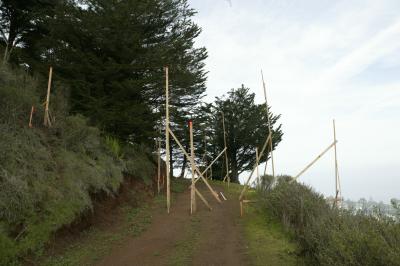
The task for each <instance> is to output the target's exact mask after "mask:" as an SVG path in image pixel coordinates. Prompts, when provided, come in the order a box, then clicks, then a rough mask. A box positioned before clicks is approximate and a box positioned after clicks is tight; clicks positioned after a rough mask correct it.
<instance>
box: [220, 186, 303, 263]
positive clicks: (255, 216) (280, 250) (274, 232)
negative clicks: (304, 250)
mask: <svg viewBox="0 0 400 266" xmlns="http://www.w3.org/2000/svg"><path fill="white" fill-rule="evenodd" d="M213 183H215V184H220V185H222V184H223V185H224V186H225V187H226V188H227V184H226V183H222V182H218V181H213ZM242 190H243V185H240V184H237V183H231V184H230V186H229V189H227V194H228V195H229V196H230V197H232V198H233V199H239V195H240V193H241V191H242ZM244 198H245V199H248V200H257V199H258V195H257V191H256V190H255V189H251V188H248V189H247V191H246V193H245V196H244ZM239 222H240V224H241V225H242V227H243V232H244V238H245V243H246V246H247V255H248V257H249V258H250V259H251V261H250V265H260V266H261V265H262V266H264V265H272V266H274V265H279V266H280V265H285V266H290V265H303V263H302V261H301V260H300V259H299V257H298V256H297V250H298V247H297V245H296V243H295V242H293V241H292V240H291V237H290V235H288V233H286V232H285V231H284V229H283V227H282V226H281V224H280V223H279V222H278V221H274V220H273V219H271V218H270V217H268V214H267V213H266V212H265V210H263V209H262V208H259V207H258V205H257V202H254V203H248V204H245V205H244V215H243V217H242V218H241V219H240V220H239Z"/></svg>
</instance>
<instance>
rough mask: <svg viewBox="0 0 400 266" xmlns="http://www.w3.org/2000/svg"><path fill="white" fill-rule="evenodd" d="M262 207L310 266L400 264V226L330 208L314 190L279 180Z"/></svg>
mask: <svg viewBox="0 0 400 266" xmlns="http://www.w3.org/2000/svg"><path fill="white" fill-rule="evenodd" d="M263 192H264V193H263V194H262V195H263V196H262V197H263V198H262V199H263V200H262V204H263V206H264V207H265V208H266V209H267V211H268V212H269V213H270V214H271V215H272V216H273V217H275V218H277V219H280V220H281V221H282V223H283V224H284V226H285V227H286V228H287V229H288V230H290V231H293V232H294V235H295V237H296V239H297V240H298V241H299V243H300V246H301V248H302V254H303V255H304V256H305V257H306V258H307V259H308V261H309V263H310V264H311V265H400V224H398V223H396V222H395V221H394V220H391V219H389V218H385V217H379V216H368V215H365V214H361V213H358V214H353V213H351V212H349V211H346V210H339V209H336V208H332V207H331V206H330V205H329V204H328V203H327V202H326V200H325V199H324V197H323V196H322V195H320V194H318V193H316V192H314V191H313V190H312V189H311V188H310V187H307V186H305V185H302V184H299V183H297V182H291V181H290V179H289V178H280V179H279V180H278V182H277V184H276V186H275V187H273V188H272V189H269V190H268V191H263Z"/></svg>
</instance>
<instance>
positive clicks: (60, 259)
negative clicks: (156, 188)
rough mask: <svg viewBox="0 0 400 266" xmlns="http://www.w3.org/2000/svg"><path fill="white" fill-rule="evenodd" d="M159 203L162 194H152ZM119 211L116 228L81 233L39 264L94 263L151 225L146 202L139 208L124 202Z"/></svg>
mask: <svg viewBox="0 0 400 266" xmlns="http://www.w3.org/2000/svg"><path fill="white" fill-rule="evenodd" d="M161 202H162V199H161V196H158V197H155V199H154V203H155V204H160V203H161ZM120 210H121V213H122V222H121V224H120V225H118V228H116V229H115V230H112V232H110V231H107V230H105V229H97V228H92V229H90V230H88V231H86V232H84V233H82V235H81V236H80V238H79V239H77V240H76V241H75V242H76V243H75V244H72V245H70V246H69V247H67V248H66V250H64V251H63V252H62V253H61V254H58V255H57V256H54V257H51V258H47V259H45V260H44V261H43V262H42V263H40V265H49V266H50V265H93V264H94V263H95V262H96V261H98V260H100V259H101V258H103V257H104V256H105V255H106V254H108V253H109V252H110V251H111V249H112V248H113V247H115V246H116V245H118V244H121V243H123V241H124V240H125V239H126V237H127V235H128V236H131V237H137V236H139V235H140V234H141V233H142V232H144V231H145V230H146V229H147V228H148V226H149V225H150V224H151V220H152V219H151V218H152V217H151V209H150V206H149V205H147V204H145V205H143V206H141V207H138V208H133V207H131V206H129V205H123V206H121V207H120Z"/></svg>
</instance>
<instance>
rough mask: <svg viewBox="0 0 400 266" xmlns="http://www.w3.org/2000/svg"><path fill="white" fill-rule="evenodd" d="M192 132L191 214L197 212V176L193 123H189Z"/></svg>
mask: <svg viewBox="0 0 400 266" xmlns="http://www.w3.org/2000/svg"><path fill="white" fill-rule="evenodd" d="M189 132H190V165H191V167H192V186H191V190H190V214H193V213H194V212H196V191H195V190H196V185H195V183H194V176H195V174H196V171H195V169H194V168H195V164H194V146H193V122H192V121H189Z"/></svg>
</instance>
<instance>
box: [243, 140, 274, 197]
mask: <svg viewBox="0 0 400 266" xmlns="http://www.w3.org/2000/svg"><path fill="white" fill-rule="evenodd" d="M270 139H271V132H269V135H268V138H267V140H266V141H265V142H264V145H263V147H262V149H261V152H260V155H259V158H261V157H262V156H263V154H264V151H265V148H267V145H268V143H269V141H270ZM256 166H257V164H254V167H253V170H252V171H251V172H250V175H249V177H248V178H247V181H246V183H244V185H243V189H242V192H241V193H240V196H239V201H241V200H242V199H243V197H244V194H245V193H246V190H247V187H248V186H249V182H250V180H251V177H252V176H253V173H254V171H255V169H256Z"/></svg>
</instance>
